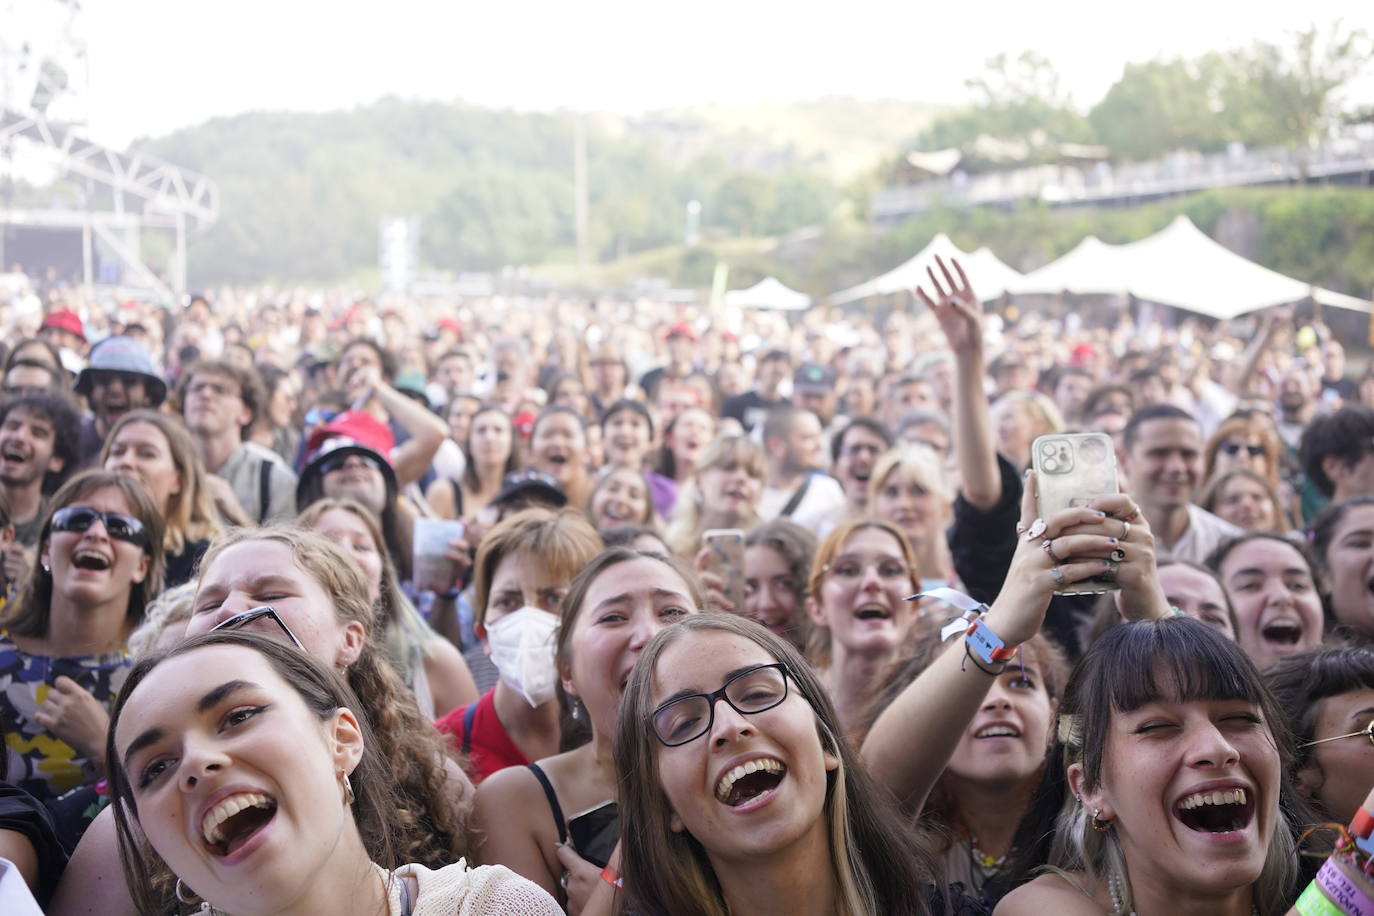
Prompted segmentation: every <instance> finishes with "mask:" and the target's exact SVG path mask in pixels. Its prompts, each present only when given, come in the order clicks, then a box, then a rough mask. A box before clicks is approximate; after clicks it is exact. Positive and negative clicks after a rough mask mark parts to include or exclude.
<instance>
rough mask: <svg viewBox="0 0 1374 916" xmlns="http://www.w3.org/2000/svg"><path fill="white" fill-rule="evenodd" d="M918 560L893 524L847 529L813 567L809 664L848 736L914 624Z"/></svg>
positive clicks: (831, 538) (857, 524)
mask: <svg viewBox="0 0 1374 916" xmlns="http://www.w3.org/2000/svg"><path fill="white" fill-rule="evenodd" d="M918 569H919V567H918V566H917V563H916V555H915V554H914V553H913V552H912V550H911V544H910V543H909V542H908V541H907V539H906V537H905V535H903V534H902V533H901V531H899V530H898V529H897V528H896V527H895V526H893V525H892V524H891V523H890V522H883V521H876V520H860V521H853V522H846V523H845V524H843V525H840V526H839V527H838V528H836V529H835V530H834V531H832V532H830V534H829V535H827V536H826V538H825V540H824V541H822V542H821V546H820V547H819V549H817V551H816V559H815V562H814V564H813V565H812V567H811V580H810V589H809V595H810V597H809V598H808V599H807V605H806V606H807V612H808V613H809V614H810V616H811V622H812V624H814V626H813V628H812V630H811V637H810V640H809V642H808V643H807V657H808V658H809V659H810V660H811V663H812V664H813V665H814V666H815V667H816V670H817V671H818V672H819V675H820V679H821V682H822V683H823V684H825V686H826V689H827V690H828V691H829V692H830V699H831V701H833V702H834V704H835V710H836V713H837V714H838V715H839V718H840V722H841V723H842V724H843V725H844V727H845V729H846V730H849V729H852V728H853V727H854V726H855V725H856V724H857V722H858V721H859V718H860V717H861V715H862V714H863V711H864V709H865V708H866V707H867V706H868V704H869V702H870V701H871V700H872V699H873V692H874V691H875V690H876V689H877V687H878V683H879V679H880V678H881V677H882V674H883V672H884V671H885V670H886V669H887V666H888V665H889V664H891V663H892V661H893V660H895V659H896V658H897V653H898V650H899V649H900V647H901V646H902V645H903V643H904V642H905V640H906V637H907V633H908V631H909V630H910V629H911V626H912V624H913V623H914V622H915V620H916V605H915V604H913V603H911V602H909V601H907V600H906V599H907V597H908V596H909V595H911V594H913V593H914V592H918V591H920V590H921V589H920V581H921V579H920V573H919V572H918Z"/></svg>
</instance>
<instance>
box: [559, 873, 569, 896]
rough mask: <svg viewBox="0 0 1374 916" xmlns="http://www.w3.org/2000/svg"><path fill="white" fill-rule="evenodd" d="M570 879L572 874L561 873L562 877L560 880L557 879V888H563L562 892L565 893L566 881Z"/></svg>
mask: <svg viewBox="0 0 1374 916" xmlns="http://www.w3.org/2000/svg"><path fill="white" fill-rule="evenodd" d="M571 877H572V872H569V871H565V872H563V876H562V877H561V878H559V879H558V886H559V887H561V888H563V890H565V891H566V890H567V889H568V879H569V878H571Z"/></svg>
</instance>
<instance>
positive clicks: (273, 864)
mask: <svg viewBox="0 0 1374 916" xmlns="http://www.w3.org/2000/svg"><path fill="white" fill-rule="evenodd" d="M361 705H362V704H361V701H360V699H359V698H358V696H357V695H356V694H355V693H354V692H353V691H352V690H350V689H349V688H348V687H347V686H346V685H345V684H344V683H343V682H342V681H341V680H340V679H339V677H338V676H337V673H336V672H335V671H333V670H331V668H330V666H329V665H327V664H324V663H322V662H321V661H320V660H318V659H315V658H312V657H310V656H308V655H305V654H303V653H301V652H299V651H296V650H295V649H293V648H291V647H289V646H287V645H285V644H284V643H282V642H281V641H279V640H277V639H274V638H272V637H270V636H265V635H262V634H260V633H257V632H255V631H249V630H242V631H237V632H234V631H230V632H215V633H210V634H208V635H203V636H198V637H194V638H192V639H190V640H188V641H187V642H185V643H183V644H182V645H181V646H178V647H176V648H174V649H172V650H171V651H170V652H167V653H162V654H159V655H155V656H152V657H150V658H147V659H143V660H141V661H140V662H139V663H138V664H137V665H136V666H135V667H134V669H133V671H132V672H131V674H130V678H129V687H128V689H127V690H126V691H124V693H123V694H122V695H121V696H120V699H119V702H118V704H117V705H116V707H115V711H114V718H113V721H112V722H111V729H110V732H111V734H110V739H109V754H110V756H111V758H112V763H113V769H112V773H111V786H112V789H113V795H114V805H113V810H114V812H115V818H116V820H117V822H118V836H119V846H120V851H121V853H122V857H123V860H124V862H123V864H124V868H123V876H124V880H125V881H126V882H127V885H128V886H129V888H130V889H131V891H132V896H133V900H134V901H135V905H136V907H137V909H138V911H139V912H143V913H162V912H172V911H177V910H179V907H177V906H176V905H175V903H174V904H173V906H172V908H171V909H169V908H168V906H167V900H166V894H165V893H160V892H159V891H160V889H159V888H158V887H157V885H156V880H155V879H156V877H157V876H159V875H162V874H165V873H166V871H167V870H170V872H171V876H170V877H171V879H174V884H173V887H174V893H175V896H176V898H177V900H178V901H181V902H182V903H183V904H191V905H195V904H198V903H201V902H202V901H204V904H205V906H204V909H203V911H209V912H214V913H220V914H225V916H231V914H245V913H264V912H274V913H285V912H304V911H309V912H321V913H325V912H327V913H331V914H339V916H374V914H377V913H412V912H413V913H417V914H424V913H436V914H437V913H466V914H472V916H501V914H508V913H512V914H514V913H518V914H530V916H536V914H538V916H557V914H559V913H560V910H559V909H558V907H557V906H556V905H555V904H554V902H553V901H552V900H551V899H550V898H549V896H548V895H547V894H546V893H544V892H543V891H541V890H539V889H538V888H536V887H534V885H532V884H531V883H530V882H528V881H525V880H523V879H521V878H519V877H517V876H516V875H514V874H512V873H511V872H510V871H509V870H508V869H503V868H499V867H498V868H493V867H486V868H474V869H469V868H468V866H467V864H466V863H465V862H463V861H461V860H457V861H455V862H453V863H447V862H446V863H443V864H442V865H436V866H434V868H433V869H431V868H429V867H426V866H425V865H423V864H402V863H406V862H407V861H408V859H407V858H406V852H407V851H406V850H404V849H398V848H397V846H396V844H395V843H394V842H393V837H394V835H395V834H396V832H398V831H400V830H402V829H403V828H404V824H403V821H404V812H405V811H406V805H407V803H408V800H407V799H404V798H401V797H399V796H398V795H397V793H396V792H395V781H394V774H393V773H392V772H391V769H390V763H391V761H389V760H388V759H387V758H386V756H385V755H383V754H380V753H378V751H377V749H376V746H375V739H374V734H373V731H372V730H371V729H370V728H369V727H368V722H367V719H368V717H367V716H366V714H364V713H363V712H362V711H361ZM169 883H170V882H169Z"/></svg>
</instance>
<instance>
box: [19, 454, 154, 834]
mask: <svg viewBox="0 0 1374 916" xmlns="http://www.w3.org/2000/svg"><path fill="white" fill-rule="evenodd" d="M162 556H163V555H162V518H161V513H160V512H159V511H158V508H157V506H156V505H155V504H154V502H153V500H152V497H150V496H149V495H148V492H147V491H146V490H145V489H144V488H143V486H142V485H140V484H139V483H137V482H136V481H134V480H131V479H130V478H128V477H123V476H120V475H117V474H110V473H106V472H104V471H87V472H85V473H83V474H80V475H78V476H76V477H74V478H72V479H71V480H69V481H68V482H67V483H66V484H65V485H64V486H63V487H62V488H61V489H60V490H58V491H57V493H55V494H54V495H53V498H52V500H51V502H50V503H49V506H48V510H47V513H46V514H45V515H44V517H43V523H42V525H41V527H40V530H39V536H38V548H37V557H38V561H37V563H36V564H35V566H34V569H33V571H32V573H30V575H29V578H28V581H27V582H25V583H24V586H23V588H22V590H21V591H20V593H19V595H18V597H17V598H16V599H15V600H14V601H13V602H12V603H11V604H10V605H9V606H8V607H7V608H6V609H5V615H4V617H3V619H0V628H3V629H0V735H3V738H4V742H5V756H6V762H7V768H8V772H9V777H8V778H9V781H10V782H12V783H14V784H15V785H18V786H19V787H20V788H22V789H24V790H25V791H27V792H28V793H29V794H31V795H33V796H34V797H36V798H38V799H39V800H41V801H45V802H50V801H52V800H54V799H56V798H57V797H58V796H60V795H62V794H63V793H65V792H67V791H69V790H71V789H75V788H77V787H79V786H84V785H89V784H92V783H94V782H96V781H97V780H99V779H101V778H102V777H103V776H104V773H105V764H106V761H105V748H104V734H105V727H106V725H107V724H108V722H109V715H108V710H109V707H110V704H111V703H112V702H113V701H114V697H115V694H116V693H117V692H118V691H119V688H120V685H121V684H123V682H124V677H125V676H126V675H127V674H128V667H129V663H130V662H129V656H128V653H127V651H126V649H125V647H126V645H127V642H128V639H129V634H130V633H131V632H132V631H133V629H134V628H135V627H136V626H137V625H138V623H139V622H140V621H141V620H142V619H143V612H144V608H145V606H146V604H147V602H148V599H149V598H150V597H151V596H152V595H155V594H157V592H158V591H159V590H160V589H161V584H162ZM80 826H81V827H84V823H82V824H81V825H80ZM78 829H79V828H78ZM64 841H67V842H68V843H75V841H76V836H72V835H68V836H65V837H64Z"/></svg>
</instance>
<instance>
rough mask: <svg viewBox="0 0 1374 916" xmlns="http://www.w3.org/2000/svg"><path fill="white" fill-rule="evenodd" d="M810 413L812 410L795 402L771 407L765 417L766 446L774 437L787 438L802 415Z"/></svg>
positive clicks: (764, 433) (764, 439)
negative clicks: (798, 405)
mask: <svg viewBox="0 0 1374 916" xmlns="http://www.w3.org/2000/svg"><path fill="white" fill-rule="evenodd" d="M808 413H811V411H809V410H807V409H806V408H804V407H797V406H796V405H795V404H781V405H779V406H777V407H773V408H770V409H769V411H768V413H766V414H765V415H764V418H763V443H764V447H765V448H767V447H768V443H769V442H770V441H772V440H774V439H786V438H787V437H788V436H789V435H791V433H792V430H793V429H794V428H795V427H796V425H797V423H798V422H799V421H800V420H801V418H802V416H803V415H804V414H808Z"/></svg>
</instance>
